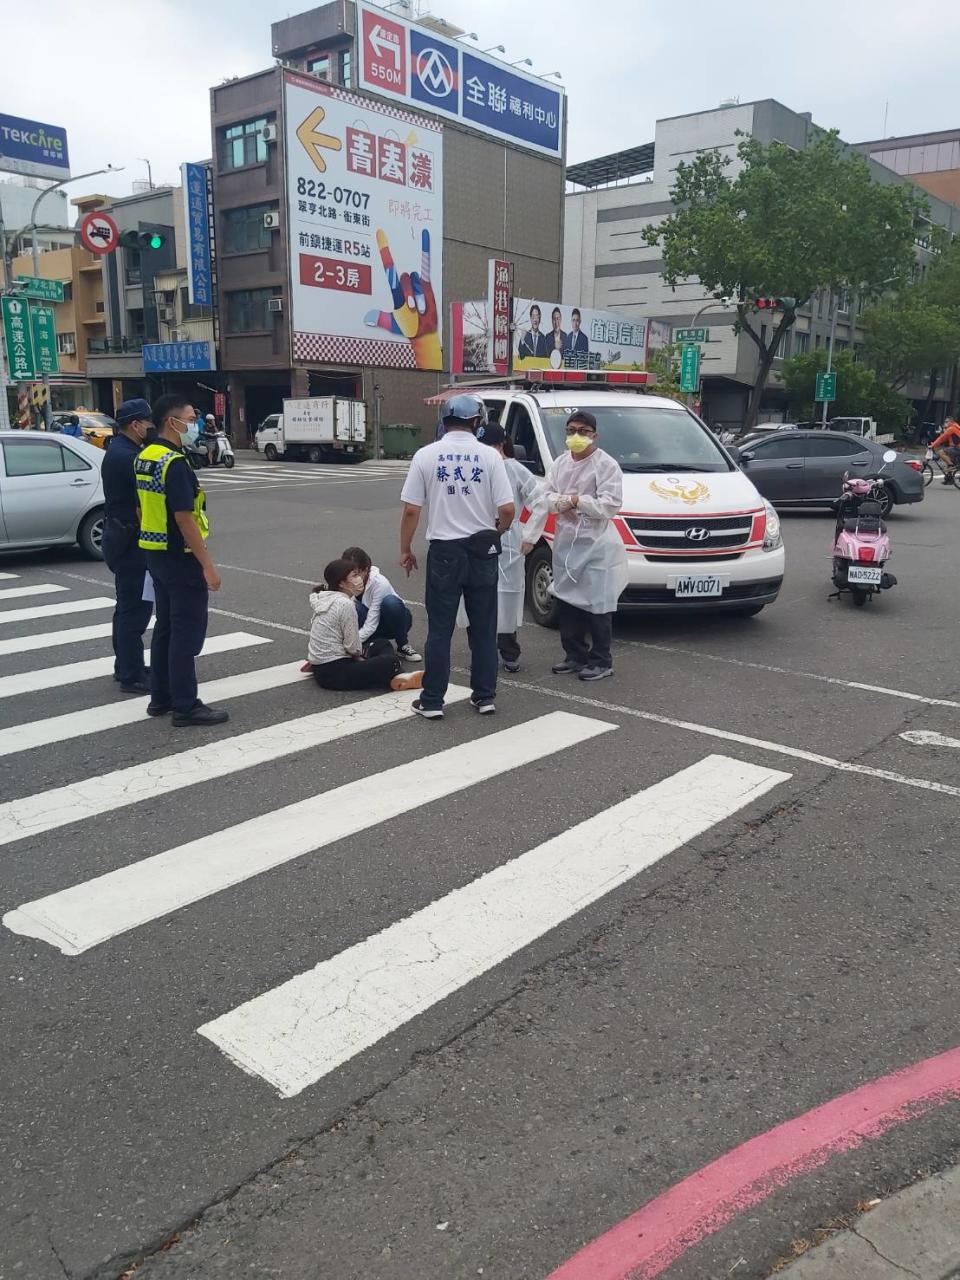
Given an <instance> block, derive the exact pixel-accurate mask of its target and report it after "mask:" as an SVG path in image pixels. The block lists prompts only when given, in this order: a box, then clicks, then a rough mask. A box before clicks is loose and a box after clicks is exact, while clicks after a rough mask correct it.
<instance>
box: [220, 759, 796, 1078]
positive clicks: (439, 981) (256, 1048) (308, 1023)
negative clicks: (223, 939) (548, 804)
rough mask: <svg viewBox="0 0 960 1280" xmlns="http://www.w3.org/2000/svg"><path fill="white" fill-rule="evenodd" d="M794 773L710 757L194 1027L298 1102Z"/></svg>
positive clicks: (235, 1061) (242, 1066)
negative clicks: (333, 1073) (362, 1055)
mask: <svg viewBox="0 0 960 1280" xmlns="http://www.w3.org/2000/svg"><path fill="white" fill-rule="evenodd" d="M789 778H790V774H789V773H781V772H779V771H778V770H775V769H764V768H760V767H758V766H756V765H752V764H745V763H744V762H743V761H741V760H731V759H728V758H726V757H724V756H708V757H707V759H705V760H702V761H700V762H699V764H695V765H692V766H691V767H690V768H688V769H683V770H681V771H680V772H679V773H675V774H673V775H672V776H671V777H669V778H666V779H664V781H662V782H658V783H656V784H655V785H654V786H652V787H649V788H647V789H646V790H645V791H640V792H638V793H637V794H636V795H633V796H631V797H630V798H629V799H627V800H624V801H622V802H621V803H620V804H616V805H614V806H613V807H612V808H610V809H607V810H605V811H604V812H603V813H599V814H597V815H596V816H595V817H593V818H589V819H588V820H587V821H586V822H581V823H580V824H579V825H578V826H576V827H573V828H572V829H571V830H569V831H565V832H564V833H563V834H562V835H559V836H555V837H554V838H553V839H552V840H548V841H546V843H544V844H541V845H537V846H536V847H535V848H533V849H529V850H528V851H527V852H526V853H523V854H521V855H520V856H519V857H517V858H513V859H511V861H510V862H507V863H505V864H504V865H502V866H499V867H497V868H495V869H494V870H493V871H489V872H487V873H486V874H485V875H482V876H479V877H478V878H477V879H476V880H473V881H472V882H471V883H470V884H468V885H465V886H464V887H463V888H461V889H456V890H454V891H453V892H452V893H448V894H447V895H446V896H445V897H443V898H439V899H438V900H436V901H435V902H433V903H431V904H430V906H428V907H425V908H424V909H423V910H421V911H417V912H415V913H414V914H413V915H411V916H407V917H406V919H404V920H400V921H398V922H397V923H396V924H392V925H390V926H389V927H388V928H386V929H384V930H382V932H380V933H377V934H374V935H373V936H372V937H369V938H366V939H365V940H364V941H363V942H360V943H357V944H356V945H355V946H352V947H348V948H347V950H345V951H341V952H340V953H339V955H336V956H334V957H333V958H332V959H330V960H324V961H323V962H322V963H320V964H318V965H317V966H316V967H315V968H313V969H309V970H307V972H306V973H302V974H299V975H298V976H297V977H295V978H291V979H290V980H289V981H288V982H284V983H283V984H281V985H280V986H278V987H274V988H273V989H272V990H270V991H267V992H265V993H264V994H263V995H260V996H256V997H255V998H254V999H253V1000H248V1001H247V1002H246V1003H245V1004H242V1005H239V1006H238V1007H237V1008H235V1009H232V1010H231V1011H230V1012H229V1013H226V1014H223V1015H222V1016H221V1017H219V1018H215V1019H214V1020H213V1021H212V1022H208V1023H205V1024H204V1025H203V1026H202V1027H200V1028H199V1034H200V1035H202V1036H205V1037H206V1038H207V1039H208V1040H211V1041H212V1042H213V1043H214V1044H215V1045H216V1046H217V1047H218V1048H219V1049H221V1050H222V1051H223V1052H224V1053H225V1054H226V1055H227V1057H228V1058H230V1059H231V1061H232V1062H234V1063H236V1065H237V1066H239V1067H241V1068H242V1069H243V1070H244V1071H247V1072H249V1073H250V1074H251V1075H256V1076H260V1077H261V1078H262V1079H263V1080H266V1081H267V1083H268V1084H271V1085H272V1086H273V1087H274V1088H275V1089H276V1090H277V1091H278V1093H279V1094H280V1096H281V1097H283V1098H292V1097H294V1096H295V1095H296V1094H298V1093H301V1092H302V1091H303V1090H304V1089H306V1088H307V1087H308V1086H310V1085H313V1084H316V1083H317V1082H318V1081H319V1080H321V1079H322V1078H323V1077H324V1076H326V1075H328V1074H329V1073H330V1072H331V1071H335V1070H336V1069H337V1067H340V1066H342V1065H343V1064H344V1063H345V1062H348V1061H349V1060H350V1059H351V1058H353V1057H355V1056H356V1055H357V1054H358V1053H362V1052H363V1051H364V1050H365V1049H369V1048H370V1047H371V1046H372V1045H374V1044H376V1043H377V1042H378V1041H379V1040H382V1039H383V1038H384V1037H385V1036H388V1035H390V1034H391V1032H393V1031H395V1030H397V1029H398V1028H399V1027H401V1026H403V1025H404V1024H405V1023H407V1022H409V1021H410V1019H411V1018H415V1017H417V1016H418V1015H419V1014H421V1013H424V1012H426V1010H427V1009H430V1008H431V1007H432V1006H433V1005H435V1004H437V1003H438V1002H439V1001H441V1000H444V999H446V997H447V996H449V995H452V994H453V993H454V992H455V991H458V990H459V989H460V988H461V987H463V986H465V985H466V984H467V983H468V982H472V981H473V979H474V978H477V977H479V976H480V975H481V974H483V973H486V972H487V971H488V970H490V969H492V968H494V967H495V966H496V965H498V964H500V963H501V962H502V961H504V960H506V959H507V958H508V957H509V956H512V955H514V954H515V953H516V952H517V951H520V950H521V949H522V948H523V947H527V946H529V945H530V944H531V943H532V942H535V941H536V940H537V939H538V938H541V937H543V936H544V934H547V933H549V932H550V930H551V929H555V928H557V927H558V926H559V925H561V924H563V922H564V921H565V920H568V919H570V918H571V917H572V916H575V915H578V914H579V913H580V912H581V911H583V910H584V908H586V907H587V906H589V905H590V904H591V903H592V902H596V901H597V899H598V898H602V897H605V896H606V895H607V894H609V893H611V892H612V891H613V890H614V889H616V888H617V887H618V886H620V885H622V884H625V883H626V882H627V881H628V880H632V879H633V877H634V876H636V875H639V873H640V872H641V871H643V870H645V869H646V868H647V867H650V866H652V865H653V864H654V863H655V862H658V861H659V860H660V859H661V858H664V857H666V856H667V855H668V854H670V853H672V852H673V851H674V850H675V849H679V848H680V847H681V846H682V845H684V844H686V843H687V842H688V841H690V840H692V839H694V837H696V836H698V835H701V834H702V833H703V832H704V831H708V830H709V829H710V828H711V827H712V826H714V825H715V824H716V823H718V822H722V821H723V820H724V819H725V818H728V817H730V816H731V815H732V814H734V813H736V812H737V810H738V809H741V808H743V806H744V805H747V804H749V803H751V801H753V800H756V799H758V798H759V797H760V796H762V795H765V794H766V792H768V791H769V790H771V788H773V787H775V786H777V785H778V784H779V783H781V782H786V781H787V780H788V779H789Z"/></svg>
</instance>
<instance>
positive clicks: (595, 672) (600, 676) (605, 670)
mask: <svg viewBox="0 0 960 1280" xmlns="http://www.w3.org/2000/svg"><path fill="white" fill-rule="evenodd" d="M579 674H580V679H581V680H606V678H607V676H612V675H613V667H584V668H583V670H582V671H581V672H580V673H579Z"/></svg>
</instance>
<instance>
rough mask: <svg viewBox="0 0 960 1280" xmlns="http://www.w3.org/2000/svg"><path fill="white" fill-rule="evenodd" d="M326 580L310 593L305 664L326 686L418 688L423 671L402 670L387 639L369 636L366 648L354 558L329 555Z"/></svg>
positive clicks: (360, 589) (360, 582)
mask: <svg viewBox="0 0 960 1280" xmlns="http://www.w3.org/2000/svg"><path fill="white" fill-rule="evenodd" d="M323 578H324V580H323V582H322V583H320V584H319V585H318V586H316V587H314V589H313V591H312V592H311V593H310V608H311V610H312V612H313V620H312V622H311V623H310V641H309V644H308V646H307V666H306V667H305V668H304V670H312V672H313V678H314V680H316V682H317V684H318V685H320V687H321V688H322V689H337V690H346V689H377V688H383V689H419V687H420V681H421V678H422V674H423V673H422V672H420V671H411V672H409V674H407V675H400V665H401V664H400V658H399V657H398V655H397V653H396V651H395V650H394V647H393V645H392V644H391V643H390V641H389V640H371V641H370V643H369V644H368V645H367V648H366V652H364V648H363V645H362V644H361V641H360V624H359V621H358V619H357V608H356V601H357V600H358V599H359V598H360V596H361V595H362V594H363V574H362V573H361V571H360V569H359V568H358V567H357V564H356V562H355V561H353V560H348V559H346V558H342V559H340V560H331V561H330V563H329V564H328V565H327V567H326V568H325V569H324V571H323Z"/></svg>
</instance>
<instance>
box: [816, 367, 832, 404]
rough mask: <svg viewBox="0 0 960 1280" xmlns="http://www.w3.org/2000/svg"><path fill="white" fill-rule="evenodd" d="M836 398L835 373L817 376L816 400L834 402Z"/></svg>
mask: <svg viewBox="0 0 960 1280" xmlns="http://www.w3.org/2000/svg"><path fill="white" fill-rule="evenodd" d="M836 398H837V371H836V369H834V370H832V371H831V372H830V373H818V374H817V399H818V400H836Z"/></svg>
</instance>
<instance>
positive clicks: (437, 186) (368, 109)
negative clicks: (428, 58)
mask: <svg viewBox="0 0 960 1280" xmlns="http://www.w3.org/2000/svg"><path fill="white" fill-rule="evenodd" d="M383 56H384V65H385V66H386V65H392V61H393V59H392V55H391V54H390V42H389V41H388V40H387V39H386V36H384V55H383ZM284 81H285V88H284V113H285V121H286V126H285V133H286V160H287V210H288V217H289V237H288V239H289V244H290V299H291V316H290V331H291V335H292V344H293V359H294V360H295V361H297V362H311V361H322V362H331V361H333V362H343V363H347V364H360V365H363V364H367V365H380V366H385V367H392V368H407V369H442V368H443V349H442V327H441V315H442V305H443V302H442V299H443V288H442V284H443V129H442V126H441V125H440V124H439V123H438V122H436V121H431V120H427V119H425V118H423V117H422V116H419V115H415V114H414V113H413V112H411V111H406V110H404V109H402V108H398V107H392V106H385V105H380V104H377V103H373V102H370V101H369V100H368V99H366V98H360V97H358V96H357V95H356V94H352V93H350V92H348V91H347V90H344V89H340V88H337V87H336V86H333V85H327V84H323V83H322V82H319V81H316V80H314V79H308V78H307V77H304V76H298V75H296V74H295V73H291V72H287V73H286V74H285V77H284Z"/></svg>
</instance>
